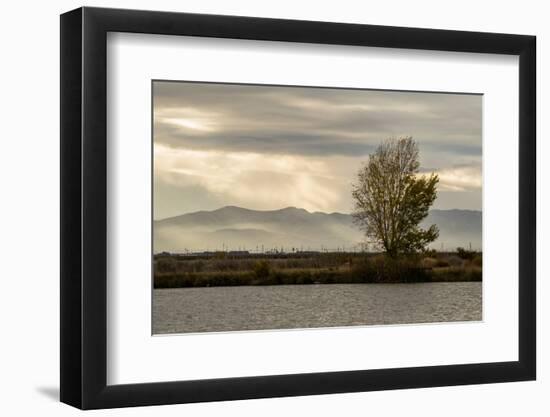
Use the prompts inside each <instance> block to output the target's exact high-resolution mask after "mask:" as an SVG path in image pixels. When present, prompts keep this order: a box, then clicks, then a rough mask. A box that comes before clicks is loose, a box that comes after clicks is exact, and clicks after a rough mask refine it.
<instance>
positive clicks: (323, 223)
mask: <svg viewBox="0 0 550 417" xmlns="http://www.w3.org/2000/svg"><path fill="white" fill-rule="evenodd" d="M481 219H482V216H481V211H475V210H458V209H454V210H431V211H430V212H429V214H428V217H426V219H425V220H424V221H423V222H422V226H429V225H431V224H436V225H437V226H438V227H439V238H438V239H437V240H436V241H435V242H434V243H432V244H431V247H432V248H434V249H438V250H441V249H444V250H454V249H456V247H458V246H462V247H466V248H468V247H469V246H470V245H471V247H472V248H473V249H481V235H482V220H481ZM153 234H154V239H153V240H154V242H153V245H154V252H155V253H159V252H163V251H167V252H176V253H178V252H186V251H191V252H197V251H214V250H249V251H268V250H272V249H277V250H281V249H283V250H284V251H287V252H288V251H291V250H292V249H293V248H294V250H303V251H305V250H324V249H326V250H329V251H330V250H353V249H357V248H358V247H359V246H360V243H361V242H362V241H364V236H363V233H362V232H361V230H360V229H359V228H358V227H357V226H356V225H354V224H353V219H352V216H351V215H349V214H343V213H322V212H314V213H311V212H309V211H307V210H304V209H301V208H296V207H287V208H283V209H280V210H250V209H246V208H241V207H235V206H226V207H222V208H220V209H217V210H212V211H197V212H194V213H187V214H182V215H180V216H175V217H170V218H167V219H162V220H157V221H155V222H154V228H153Z"/></svg>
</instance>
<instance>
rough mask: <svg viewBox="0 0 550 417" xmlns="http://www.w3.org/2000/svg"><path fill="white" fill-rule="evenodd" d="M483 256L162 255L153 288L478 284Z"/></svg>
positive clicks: (324, 254)
mask: <svg viewBox="0 0 550 417" xmlns="http://www.w3.org/2000/svg"><path fill="white" fill-rule="evenodd" d="M481 280H482V266H481V255H480V254H475V255H471V256H470V255H468V258H465V259H463V258H461V257H459V256H458V255H456V254H449V253H446V254H435V253H432V254H430V256H425V257H409V258H402V259H399V260H394V259H389V258H387V257H385V256H383V255H380V254H368V255H367V254H345V253H321V254H308V255H302V256H281V255H277V256H252V255H251V256H247V257H240V258H227V257H221V256H218V257H216V256H213V257H211V258H200V259H190V258H187V257H184V256H179V255H164V256H163V257H162V258H161V257H159V258H157V259H156V261H155V273H154V287H155V288H188V287H218V286H259V285H311V284H368V283H418V282H477V281H481Z"/></svg>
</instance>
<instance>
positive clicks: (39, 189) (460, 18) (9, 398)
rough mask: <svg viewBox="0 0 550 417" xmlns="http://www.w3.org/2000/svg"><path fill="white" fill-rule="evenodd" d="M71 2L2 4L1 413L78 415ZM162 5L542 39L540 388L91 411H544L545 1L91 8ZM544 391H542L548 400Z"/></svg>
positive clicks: (548, 383)
mask: <svg viewBox="0 0 550 417" xmlns="http://www.w3.org/2000/svg"><path fill="white" fill-rule="evenodd" d="M81 5H82V3H80V2H77V1H70V0H63V1H57V2H55V3H53V2H38V1H34V2H31V1H26V2H23V1H21V2H5V4H3V7H2V15H1V16H2V17H1V23H0V30H1V37H0V42H1V44H2V48H1V53H2V55H1V64H0V71H1V77H0V80H1V82H2V88H1V89H0V106H1V109H0V110H1V111H0V115H1V116H0V117H1V121H2V122H1V126H2V129H1V131H0V132H1V133H0V135H1V136H0V138H1V147H0V186H1V190H2V201H1V204H0V245H1V247H0V253H1V257H0V259H1V262H0V280H1V281H0V282H1V284H2V285H1V287H0V292H1V295H2V297H1V299H0V320H1V331H2V339H1V343H0V397H1V398H2V400H1V401H0V410H1V411H2V414H4V415H32V414H31V413H33V412H35V413H41V414H46V415H50V414H51V415H60V416H65V415H74V414H76V413H77V411H76V410H75V409H72V408H71V407H68V406H66V405H63V404H60V403H58V402H57V396H58V392H59V385H58V379H59V370H58V369H59V360H58V356H59V353H58V350H59V343H58V340H59V324H58V311H59V220H58V219H59V185H58V184H59V17H58V15H59V14H60V13H62V12H64V11H67V10H70V9H73V8H76V7H79V6H81ZM86 5H88V6H103V7H122V8H139V9H157V10H168V11H181V12H198V13H217V14H237V15H250V16H265V17H280V18H293V19H309V20H327V21H341V22H353V23H370V24H380V25H395V26H417V27H430V28H441V29H461V30H475V31H493V32H509V33H522V34H534V35H537V37H538V88H537V93H538V120H539V125H538V138H539V150H538V155H539V156H538V161H539V186H538V192H539V197H538V207H539V224H538V230H539V233H538V236H539V249H538V257H539V260H540V261H539V265H538V267H539V268H538V270H539V274H538V277H539V284H538V300H539V303H538V314H539V322H538V332H539V333H538V334H539V338H538V349H539V355H538V357H539V365H538V375H539V376H538V381H536V382H527V383H507V384H495V385H482V386H467V387H452V388H432V389H420V390H402V391H388V392H377V393H359V394H345V395H325V396H314V397H301V398H284V399H271V400H254V401H237V402H226V403H210V404H193V405H180V406H165V407H145V408H139V409H122V410H110V411H100V412H97V413H94V415H113V414H115V413H116V414H117V415H132V416H134V415H139V416H147V415H155V416H157V415H158V416H164V415H180V414H182V413H186V414H187V415H193V416H195V415H196V416H214V415H228V416H257V415H262V416H264V415H266V416H269V415H277V416H278V415H284V414H288V415H309V414H315V415H327V416H328V415H334V414H343V415H364V414H366V413H369V414H370V415H382V414H383V415H387V416H391V415H411V416H415V415H421V416H423V417H428V416H440V415H447V416H465V415H499V416H512V415H520V414H524V415H529V416H543V415H549V412H550V402H549V401H548V392H550V380H549V379H550V365H549V363H550V362H549V360H548V352H550V350H549V342H550V326H548V323H547V318H548V317H550V301H547V302H546V303H545V302H544V301H545V300H547V299H548V297H549V296H550V285H549V283H548V281H545V279H546V277H547V276H548V274H549V273H550V267H549V263H548V262H545V259H544V257H545V255H546V254H547V253H548V251H549V250H550V222H549V220H548V218H547V217H546V218H545V217H544V216H542V215H541V213H543V212H544V211H548V210H550V201H549V199H550V192H549V191H548V189H546V190H544V189H543V188H544V183H545V180H548V179H549V178H550V165H548V164H547V165H546V167H544V166H542V162H543V161H544V160H546V159H547V158H548V157H550V147H549V145H548V143H545V142H543V141H542V138H543V137H544V135H545V133H546V134H547V133H548V122H547V121H546V120H542V119H543V115H544V114H545V112H544V110H546V107H545V105H546V104H547V102H548V97H550V87H549V85H550V83H549V82H548V80H546V79H545V77H544V72H545V71H546V72H547V73H549V70H548V68H549V65H548V64H549V59H550V48H549V46H548V45H549V42H550V26H548V24H547V16H548V11H546V10H544V9H545V8H544V5H545V2H540V1H531V0H524V1H521V2H518V1H515V2H504V1H484V2H479V1H469V0H468V1H466V0H463V1H460V2H442V1H421V0H417V1H406V0H403V1H393V2H389V1H388V2H380V1H376V2H368V1H355V2H353V1H345V0H339V1H337V2H335V1H331V2H321V1H319V0H318V1H299V0H288V1H287V0H284V1H283V0H278V1H270V2H265V1H263V2H262V1H253V0H232V1H230V2H228V1H223V0H219V1H218V0H201V1H197V0H193V1H191V0H189V1H186V2H181V1H179V2H178V1H169V0H157V1H154V2H153V1H146V0H141V1H140V0H125V1H118V2H115V1H92V0H89V1H88V2H87V3H86ZM544 394H546V395H544Z"/></svg>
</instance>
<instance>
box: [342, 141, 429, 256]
mask: <svg viewBox="0 0 550 417" xmlns="http://www.w3.org/2000/svg"><path fill="white" fill-rule="evenodd" d="M418 154H419V150H418V145H417V144H416V142H415V141H414V140H413V139H412V137H404V138H399V139H393V138H392V139H388V140H385V141H384V142H382V143H381V144H380V146H379V147H378V148H377V149H376V151H375V152H374V153H373V154H371V155H369V159H368V162H366V163H365V164H364V165H363V166H362V167H361V169H360V170H359V172H358V175H357V182H356V183H355V184H353V186H352V196H353V198H354V201H355V210H354V212H353V214H352V215H353V218H354V222H355V224H357V225H358V226H359V227H361V228H362V229H363V230H364V232H365V235H366V237H367V238H368V240H369V241H370V243H372V244H374V245H375V246H376V247H378V248H380V249H383V250H385V251H386V253H387V254H388V255H389V256H390V257H392V258H395V257H397V256H399V255H400V254H411V253H416V252H418V251H422V250H425V248H426V246H427V245H428V244H429V243H430V242H433V241H434V240H435V239H437V237H438V235H439V230H438V228H437V226H435V225H432V226H430V227H429V228H428V229H426V230H424V229H421V228H420V227H419V224H420V222H421V221H422V220H423V219H424V218H426V216H427V215H428V210H429V208H430V206H431V205H432V204H433V202H434V200H435V199H436V196H437V190H436V186H437V183H438V182H439V177H438V176H437V175H436V174H434V173H431V174H430V175H429V176H427V175H420V174H419V171H418V169H419V166H420V163H419V162H418Z"/></svg>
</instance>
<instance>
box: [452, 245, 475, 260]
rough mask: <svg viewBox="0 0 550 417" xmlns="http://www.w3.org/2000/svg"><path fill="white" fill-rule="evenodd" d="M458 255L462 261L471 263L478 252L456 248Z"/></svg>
mask: <svg viewBox="0 0 550 417" xmlns="http://www.w3.org/2000/svg"><path fill="white" fill-rule="evenodd" d="M456 253H457V254H458V257H459V258H460V259H464V260H466V261H471V260H472V259H474V257H475V256H476V254H477V253H476V251H473V250H467V249H464V248H456Z"/></svg>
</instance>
